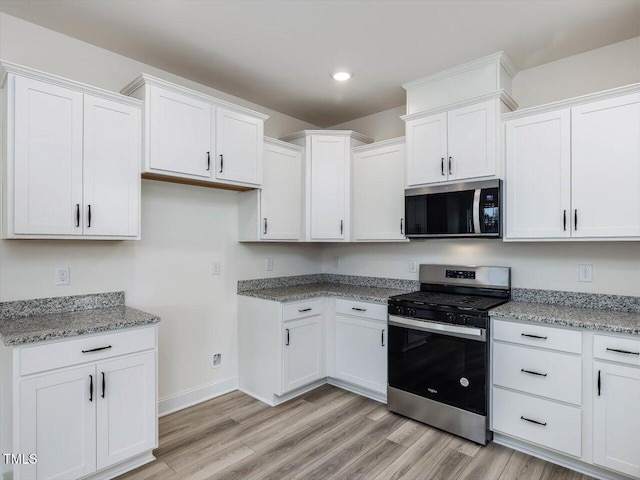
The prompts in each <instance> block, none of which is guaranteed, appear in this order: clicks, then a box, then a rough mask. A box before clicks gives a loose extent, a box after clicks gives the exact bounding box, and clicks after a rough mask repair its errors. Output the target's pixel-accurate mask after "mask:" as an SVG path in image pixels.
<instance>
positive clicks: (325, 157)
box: [311, 135, 349, 240]
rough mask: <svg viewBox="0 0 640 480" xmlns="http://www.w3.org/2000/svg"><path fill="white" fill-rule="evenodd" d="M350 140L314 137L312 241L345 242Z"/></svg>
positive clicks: (335, 137)
mask: <svg viewBox="0 0 640 480" xmlns="http://www.w3.org/2000/svg"><path fill="white" fill-rule="evenodd" d="M347 142H348V139H347V138H345V137H338V136H326V135H323V136H315V135H314V136H312V137H311V238H312V239H314V240H343V239H344V238H345V235H344V229H345V227H346V218H345V217H346V185H345V182H346V174H347V162H348V160H349V158H348V157H349V148H348V143H347Z"/></svg>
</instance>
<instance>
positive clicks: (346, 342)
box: [335, 315, 387, 393]
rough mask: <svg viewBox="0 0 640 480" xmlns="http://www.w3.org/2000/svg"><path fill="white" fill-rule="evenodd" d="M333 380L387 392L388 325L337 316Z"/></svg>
mask: <svg viewBox="0 0 640 480" xmlns="http://www.w3.org/2000/svg"><path fill="white" fill-rule="evenodd" d="M335 332H336V346H335V356H336V362H335V375H336V378H338V379H340V380H344V381H345V382H349V383H352V384H354V385H357V386H360V387H363V388H368V389H369V390H373V391H375V392H379V393H386V391H387V326H386V324H384V323H381V322H375V321H372V320H366V319H362V318H354V317H348V316H344V315H336V330H335Z"/></svg>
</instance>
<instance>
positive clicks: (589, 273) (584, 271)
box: [578, 264, 593, 282]
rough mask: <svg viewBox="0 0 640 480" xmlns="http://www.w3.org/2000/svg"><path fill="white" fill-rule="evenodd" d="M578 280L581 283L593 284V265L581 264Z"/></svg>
mask: <svg viewBox="0 0 640 480" xmlns="http://www.w3.org/2000/svg"><path fill="white" fill-rule="evenodd" d="M578 280H579V281H581V282H593V265H591V264H581V265H580V266H579V267H578Z"/></svg>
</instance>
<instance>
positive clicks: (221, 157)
mask: <svg viewBox="0 0 640 480" xmlns="http://www.w3.org/2000/svg"><path fill="white" fill-rule="evenodd" d="M223 170H224V157H223V156H222V155H220V173H222V171H223Z"/></svg>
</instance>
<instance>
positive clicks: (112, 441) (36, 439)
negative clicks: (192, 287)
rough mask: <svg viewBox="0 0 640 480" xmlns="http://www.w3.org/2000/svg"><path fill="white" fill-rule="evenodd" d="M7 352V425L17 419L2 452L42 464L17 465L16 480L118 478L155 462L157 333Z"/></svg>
mask: <svg viewBox="0 0 640 480" xmlns="http://www.w3.org/2000/svg"><path fill="white" fill-rule="evenodd" d="M104 346H110V347H109V348H107V349H100V347H104ZM93 349H98V350H93ZM83 350H84V351H87V350H90V352H87V353H84V352H82V351H83ZM91 350H93V351H91ZM0 351H1V352H0V353H1V355H2V360H3V362H6V369H4V370H3V376H2V389H3V393H2V398H3V405H2V409H3V418H11V417H13V437H12V438H9V439H6V440H5V441H7V440H8V441H9V442H10V443H9V444H4V445H2V451H3V452H14V453H23V454H30V453H35V454H36V455H37V460H38V461H37V463H33V464H28V463H24V464H17V465H14V471H13V478H14V480H26V479H35V480H42V479H52V478H60V479H65V480H72V479H76V478H81V477H85V476H87V475H92V474H95V476H96V477H97V478H112V477H113V476H115V475H117V474H120V473H123V472H124V471H126V470H129V469H132V468H135V467H137V466H139V465H142V464H144V463H147V462H149V461H151V460H153V456H152V454H151V451H152V450H153V449H154V448H155V447H157V445H158V434H157V394H156V361H157V360H156V357H157V341H156V327H155V326H147V327H142V328H134V329H127V330H121V331H115V332H108V333H103V334H98V335H85V336H80V337H75V338H72V339H65V340H53V341H49V342H42V343H36V344H29V345H24V346H18V347H5V346H1V347H0ZM11 392H13V395H12V394H11ZM11 398H13V401H11Z"/></svg>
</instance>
